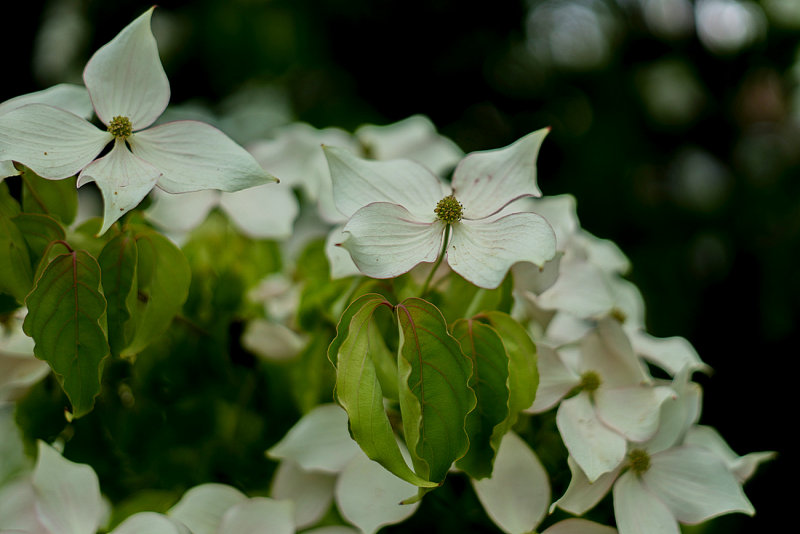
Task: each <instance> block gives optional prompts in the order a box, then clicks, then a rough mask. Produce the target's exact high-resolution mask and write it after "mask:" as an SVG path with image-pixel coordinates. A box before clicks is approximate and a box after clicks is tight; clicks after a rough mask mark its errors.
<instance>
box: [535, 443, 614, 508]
mask: <svg viewBox="0 0 800 534" xmlns="http://www.w3.org/2000/svg"><path fill="white" fill-rule="evenodd" d="M567 466H568V467H569V470H570V473H572V478H571V479H570V481H569V487H568V488H567V491H566V492H565V493H564V495H562V496H561V498H560V499H558V500H557V501H556V502H554V503H553V505H552V506H551V507H550V512H551V513H552V512H553V510H554V509H555V507H556V506H557V507H559V508H561V509H562V510H566V511H567V512H569V513H571V514H575V515H583V514H584V513H586V512H587V511H589V510H591V509H592V508H594V506H595V505H596V504H597V503H599V502H600V499H602V498H603V497H604V496H605V494H606V493H608V490H610V489H611V485H612V484H613V483H614V481H615V480H616V479H617V476H618V475H619V472H620V470H621V469H622V466H621V465H620V466H619V467H617V468H616V469H614V470H613V471H609V472H608V473H605V474H603V475H600V477H599V478H598V479H597V480H595V481H594V482H589V479H588V478H586V474H585V473H584V472H583V471H582V470H581V468H580V466H578V464H577V463H576V462H575V459H574V458H573V457H572V456H568V457H567Z"/></svg>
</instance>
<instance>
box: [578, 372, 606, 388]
mask: <svg viewBox="0 0 800 534" xmlns="http://www.w3.org/2000/svg"><path fill="white" fill-rule="evenodd" d="M602 382H603V381H602V380H601V379H600V375H598V374H597V373H595V372H594V371H586V372H585V373H583V375H581V383H580V384H579V387H580V388H581V389H582V390H584V391H588V392H589V393H591V392H592V391H595V390H596V389H597V388H599V387H600V384H601V383H602Z"/></svg>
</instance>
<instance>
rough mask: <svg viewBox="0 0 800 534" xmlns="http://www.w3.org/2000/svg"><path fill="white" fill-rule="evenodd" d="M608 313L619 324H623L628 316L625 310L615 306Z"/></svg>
mask: <svg viewBox="0 0 800 534" xmlns="http://www.w3.org/2000/svg"><path fill="white" fill-rule="evenodd" d="M608 314H609V315H610V316H611V317H612V318H613V319H615V320H616V321H617V322H618V323H619V324H625V321H626V320H627V319H628V316H627V315H626V314H625V312H624V311H622V310H620V309H619V308H616V307H615V308H612V309H611V311H610V312H608Z"/></svg>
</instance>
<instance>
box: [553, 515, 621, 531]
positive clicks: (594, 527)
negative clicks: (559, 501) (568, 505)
mask: <svg viewBox="0 0 800 534" xmlns="http://www.w3.org/2000/svg"><path fill="white" fill-rule="evenodd" d="M542 534H617V529H615V528H612V527H608V526H606V525H601V524H600V523H595V522H593V521H587V520H586V519H577V518H572V519H565V520H564V521H559V522H558V523H556V524H555V525H552V526H550V527H549V528H548V529H547V530H545V531H544V532H542Z"/></svg>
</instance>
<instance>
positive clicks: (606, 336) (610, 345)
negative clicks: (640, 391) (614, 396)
mask: <svg viewBox="0 0 800 534" xmlns="http://www.w3.org/2000/svg"><path fill="white" fill-rule="evenodd" d="M580 346H581V368H580V372H581V373H584V372H586V371H594V372H596V373H598V374H599V375H600V378H601V380H602V381H603V383H602V384H601V387H612V388H613V387H624V386H632V385H636V384H645V383H648V382H649V381H650V378H649V377H648V376H647V374H646V373H645V371H644V369H643V367H642V364H641V363H640V362H639V360H638V359H637V358H636V355H635V354H634V353H633V348H631V344H630V341H628V337H627V336H626V335H625V331H624V330H623V329H622V327H621V326H620V324H619V322H617V321H616V320H615V319H612V318H606V319H603V320H601V321H600V322H599V323H598V324H597V328H595V329H594V330H593V331H591V332H589V333H588V334H587V335H586V336H585V337H584V338H583V339H582V340H581V345H580Z"/></svg>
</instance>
